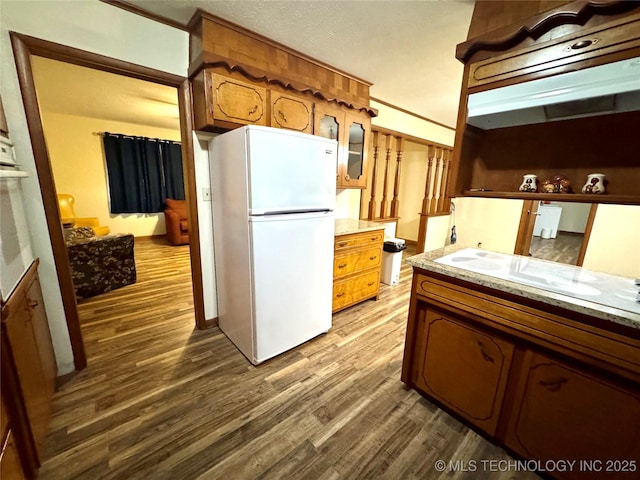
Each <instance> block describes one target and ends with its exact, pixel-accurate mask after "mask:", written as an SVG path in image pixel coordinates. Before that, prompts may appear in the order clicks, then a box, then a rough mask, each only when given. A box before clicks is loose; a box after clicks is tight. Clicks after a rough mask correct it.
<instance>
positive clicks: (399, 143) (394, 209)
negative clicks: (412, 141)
mask: <svg viewBox="0 0 640 480" xmlns="http://www.w3.org/2000/svg"><path fill="white" fill-rule="evenodd" d="M403 147H404V138H402V137H396V178H395V182H394V183H393V200H391V217H392V218H398V216H399V215H398V212H399V211H400V200H399V199H398V196H399V195H400V162H401V161H402V153H403V152H402V149H403Z"/></svg>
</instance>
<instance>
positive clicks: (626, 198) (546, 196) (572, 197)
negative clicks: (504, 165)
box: [463, 190, 640, 205]
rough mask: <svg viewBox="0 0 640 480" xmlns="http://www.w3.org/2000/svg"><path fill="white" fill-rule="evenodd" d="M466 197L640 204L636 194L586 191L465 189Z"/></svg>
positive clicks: (639, 198) (639, 197) (464, 194)
mask: <svg viewBox="0 0 640 480" xmlns="http://www.w3.org/2000/svg"><path fill="white" fill-rule="evenodd" d="M463 196H465V197H484V198H515V199H521V200H542V201H549V202H580V203H616V204H622V205H640V196H636V195H607V194H606V193H605V194H604V195H586V194H584V193H524V192H494V191H490V190H489V191H487V190H485V191H471V190H465V191H464V193H463Z"/></svg>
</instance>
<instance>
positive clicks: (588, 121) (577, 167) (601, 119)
mask: <svg viewBox="0 0 640 480" xmlns="http://www.w3.org/2000/svg"><path fill="white" fill-rule="evenodd" d="M525 3H526V2H503V3H502V4H501V6H500V8H502V7H504V8H505V10H509V9H511V13H513V11H515V10H517V9H520V8H524V7H525V5H524V4H525ZM492 4H493V2H478V4H477V5H476V9H475V10H474V18H473V19H472V22H471V23H472V26H473V24H474V20H475V19H476V18H475V17H476V14H477V13H478V11H482V8H483V7H487V8H488V7H491V5H492ZM514 9H515V10H514ZM576 19H580V22H577V20H576ZM485 20H486V19H485ZM470 31H474V28H471V29H470ZM456 56H457V57H458V59H460V60H461V61H463V62H465V63H466V65H465V70H464V78H463V86H462V92H461V93H462V95H461V103H460V107H459V112H458V121H457V128H456V139H455V147H454V155H453V161H452V164H451V168H450V178H451V182H450V183H449V186H448V191H447V194H448V196H450V197H455V196H479V197H493V198H521V199H528V200H549V201H552V200H555V201H576V202H587V203H617V204H640V194H639V193H638V192H640V190H638V187H637V186H638V184H640V169H638V166H637V158H638V156H637V153H635V152H638V151H640V137H638V135H636V134H635V133H634V132H635V131H636V130H637V125H638V124H639V123H640V110H638V109H637V108H636V109H633V108H631V109H629V108H620V109H615V108H614V106H615V105H618V104H619V105H624V104H625V101H624V98H622V99H621V98H617V97H620V95H617V96H616V97H614V96H613V95H610V96H609V97H608V99H611V103H610V104H607V105H610V106H607V107H603V106H598V107H596V106H595V104H594V102H589V105H587V104H586V102H584V101H581V100H577V101H568V102H564V103H553V102H554V101H553V100H550V101H549V102H548V104H542V105H540V104H539V103H538V102H535V103H532V104H529V103H528V101H529V98H534V97H532V95H533V93H529V94H527V93H526V91H525V92H522V91H520V93H519V94H518V95H519V96H518V95H516V96H513V95H512V96H509V97H508V98H509V100H508V101H507V100H505V99H504V98H505V97H504V96H498V94H500V95H504V94H506V93H508V92H509V91H511V92H513V89H514V88H520V87H524V85H526V86H527V87H528V90H530V91H532V92H533V91H534V88H533V87H535V86H536V85H540V82H543V83H545V84H546V83H547V82H549V81H551V82H556V83H557V84H558V85H556V86H553V87H551V86H548V84H546V85H544V88H542V87H536V88H539V89H540V90H541V91H540V92H538V91H537V90H535V93H536V95H537V97H535V98H543V95H542V91H544V97H551V98H553V97H554V95H556V93H557V94H562V93H563V92H565V91H574V90H576V91H577V90H578V89H579V88H583V87H584V86H585V85H583V84H585V83H588V82H586V81H585V78H584V77H586V78H587V79H588V78H589V73H590V69H593V68H597V67H601V66H603V65H606V64H612V63H614V62H619V61H626V62H628V64H627V65H626V66H625V67H624V68H625V71H631V69H633V68H637V69H639V71H640V63H639V62H640V4H637V3H634V2H597V3H596V2H571V3H569V4H567V5H565V6H563V7H559V8H555V9H552V10H549V11H546V12H544V13H540V14H537V15H534V16H532V17H530V18H529V19H526V20H523V21H521V22H520V23H519V24H513V25H510V26H509V27H505V28H501V29H499V30H496V31H494V32H488V33H485V34H484V35H481V36H479V37H477V38H473V39H470V40H468V41H467V42H464V43H462V44H460V45H458V48H457V51H456ZM576 72H580V75H581V76H583V78H582V79H580V81H579V82H578V83H579V85H574V84H572V83H571V82H575V81H573V80H571V79H572V78H574V77H575V75H576ZM563 74H571V76H569V75H567V76H566V77H564V78H565V79H566V80H565V82H564V83H562V82H560V81H559V80H560V79H562V78H563ZM599 75H601V73H600V74H599ZM536 82H537V83H536ZM599 84H600V85H604V84H606V81H600V83H599ZM589 88H591V86H589ZM509 89H510V90H509ZM637 93H640V87H637V89H636V92H635V94H637ZM552 94H553V95H552ZM587 96H588V95H587ZM492 97H493V100H491V98H492ZM590 100H594V98H591V99H590ZM555 102H559V100H557V99H556V100H555ZM505 104H508V105H509V108H506V109H505V110H507V111H502V110H501V109H502V108H503V107H504V106H505ZM523 104H525V105H526V106H527V108H524V107H522V106H520V107H518V105H523ZM478 105H480V106H478ZM487 105H488V106H487ZM600 105H602V102H601V104H600ZM580 108H582V109H583V110H579V109H580ZM585 109H586V110H585ZM589 109H591V110H589ZM474 110H475V116H473V115H474ZM497 114H499V115H500V116H498V115H497ZM470 115H472V116H470ZM595 172H597V173H602V174H604V175H605V177H606V180H605V182H606V183H605V187H606V193H604V194H598V195H593V194H583V193H582V192H581V189H582V187H583V185H585V182H586V181H587V177H588V175H589V174H592V173H595ZM526 174H535V175H537V177H538V191H537V192H533V193H529V192H520V191H519V186H520V185H521V183H522V178H523V176H524V175H526ZM556 176H564V177H566V178H567V179H568V180H569V182H570V184H571V190H572V192H571V193H560V194H558V193H547V192H545V191H543V190H542V188H541V187H542V184H543V182H544V181H545V180H553V178H554V177H556Z"/></svg>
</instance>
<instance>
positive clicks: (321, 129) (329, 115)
mask: <svg viewBox="0 0 640 480" xmlns="http://www.w3.org/2000/svg"><path fill="white" fill-rule="evenodd" d="M313 118H314V123H313V134H314V135H319V136H321V137H324V138H330V139H331V140H337V141H338V150H337V151H336V184H337V186H338V187H340V158H341V157H342V150H343V148H342V138H343V137H344V133H343V131H344V112H343V111H342V110H340V109H339V108H338V107H334V106H331V105H329V104H326V105H325V104H318V103H316V104H315V107H314V114H313Z"/></svg>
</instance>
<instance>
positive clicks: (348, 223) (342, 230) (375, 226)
mask: <svg viewBox="0 0 640 480" xmlns="http://www.w3.org/2000/svg"><path fill="white" fill-rule="evenodd" d="M384 227H385V224H384V223H378V222H369V221H366V220H358V219H357V218H337V219H336V233H335V234H336V236H337V235H348V234H350V233H362V232H370V231H373V230H382V229H384Z"/></svg>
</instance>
